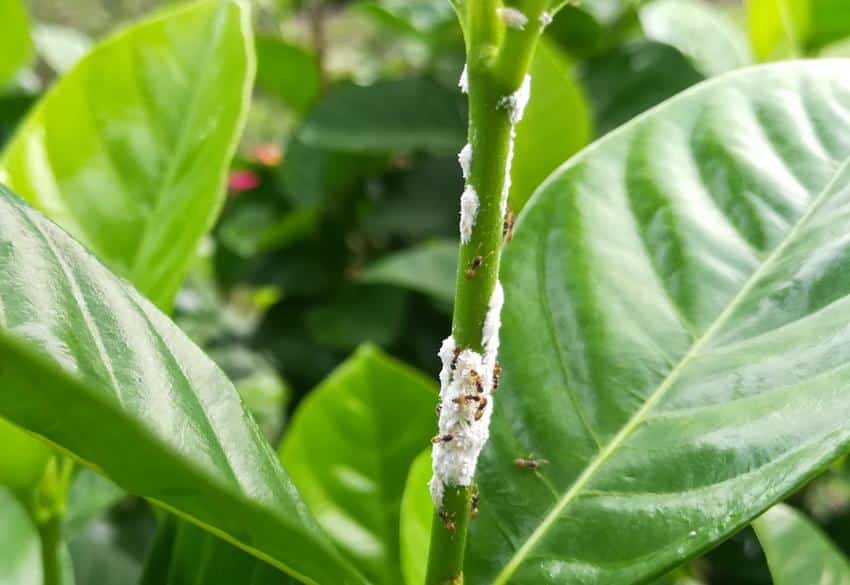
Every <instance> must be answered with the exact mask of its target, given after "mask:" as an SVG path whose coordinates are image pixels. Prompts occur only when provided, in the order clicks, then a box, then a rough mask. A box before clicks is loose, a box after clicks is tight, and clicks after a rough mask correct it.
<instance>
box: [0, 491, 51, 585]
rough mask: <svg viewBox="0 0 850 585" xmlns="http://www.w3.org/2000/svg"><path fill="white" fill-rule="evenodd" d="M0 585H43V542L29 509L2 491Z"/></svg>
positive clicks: (0, 495) (0, 512)
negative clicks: (28, 512)
mask: <svg viewBox="0 0 850 585" xmlns="http://www.w3.org/2000/svg"><path fill="white" fill-rule="evenodd" d="M0 585H42V572H41V543H40V540H39V538H38V531H37V530H36V528H35V526H34V525H33V523H32V522H31V521H30V518H29V516H28V515H27V512H26V510H24V508H23V506H21V504H20V503H18V501H17V500H16V499H15V497H14V496H13V495H12V494H11V493H10V492H8V491H6V490H4V489H2V488H0Z"/></svg>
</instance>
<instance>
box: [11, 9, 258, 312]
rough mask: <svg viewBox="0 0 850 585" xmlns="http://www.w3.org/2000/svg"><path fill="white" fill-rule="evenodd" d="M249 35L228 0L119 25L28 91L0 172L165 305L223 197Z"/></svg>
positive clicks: (244, 17)
mask: <svg viewBox="0 0 850 585" xmlns="http://www.w3.org/2000/svg"><path fill="white" fill-rule="evenodd" d="M250 43H251V31H250V26H249V22H248V13H247V10H246V9H245V8H244V7H243V5H242V4H241V3H240V2H238V0H205V1H202V2H199V3H196V4H191V5H189V6H187V7H183V8H178V9H176V10H172V11H169V12H165V13H163V14H162V15H161V16H158V17H155V18H153V19H151V20H148V21H145V22H143V23H141V24H137V25H135V26H132V27H130V28H128V29H126V30H124V31H123V32H121V33H119V34H117V35H116V36H114V37H112V38H111V39H110V40H107V41H105V42H103V43H101V44H100V45H98V46H97V47H96V48H95V49H94V50H92V51H91V52H90V53H89V54H88V55H87V56H86V57H84V58H83V59H82V60H81V61H80V62H79V63H78V64H77V65H76V66H75V67H74V68H73V69H72V70H71V71H70V72H69V73H68V74H67V76H65V77H64V78H63V79H62V80H60V81H59V82H58V83H57V84H56V85H55V86H54V87H53V89H52V90H51V91H50V92H49V93H48V94H47V95H46V96H45V97H44V98H43V99H42V100H41V102H40V103H39V104H38V106H37V107H36V108H35V109H34V111H33V112H32V113H31V115H30V116H29V118H28V119H27V120H26V122H25V123H24V124H23V125H22V126H21V128H20V129H19V131H18V132H17V135H16V136H15V138H13V140H12V142H11V143H10V144H9V145H8V147H7V149H6V151H5V152H4V155H3V157H2V160H0V180H3V181H4V182H5V183H7V184H8V186H9V187H11V188H12V189H13V190H15V191H16V192H17V193H18V194H20V195H21V196H22V197H24V198H25V199H26V200H28V201H29V202H30V203H31V204H32V205H34V206H35V207H36V208H38V209H40V210H42V211H43V212H44V213H45V214H46V215H48V216H49V217H50V218H51V219H53V220H54V221H56V222H57V223H59V224H60V225H61V226H62V227H64V228H65V229H66V230H68V232H70V233H71V234H72V235H73V236H74V237H75V238H77V239H78V240H79V241H81V242H82V243H83V244H85V245H86V246H87V247H88V248H89V249H91V250H92V251H94V252H95V253H96V254H97V255H98V256H99V257H100V258H102V259H103V260H104V261H105V262H107V263H108V264H109V265H110V267H112V269H113V270H115V271H116V272H118V273H119V274H120V275H121V276H124V277H126V278H127V279H129V280H130V281H132V282H133V283H134V284H135V285H136V287H137V288H138V289H139V290H140V291H141V292H142V293H143V294H145V295H147V296H148V297H149V298H150V299H151V300H153V301H154V302H155V303H156V304H157V305H158V306H160V307H163V308H168V307H170V304H171V302H172V299H173V297H174V294H175V292H176V291H177V289H178V287H179V285H180V283H181V282H182V279H183V276H184V274H185V271H186V268H187V264H188V262H189V259H190V258H191V256H192V254H194V252H195V249H196V247H197V245H198V242H199V241H200V239H201V237H202V236H203V234H204V233H205V232H206V231H207V230H208V229H209V227H210V226H211V224H212V222H213V221H214V219H215V217H216V215H217V214H218V211H219V208H220V207H221V203H222V201H223V197H224V180H225V176H226V173H227V169H228V165H229V162H230V158H231V156H232V154H233V152H234V149H235V147H236V141H237V138H238V135H239V133H240V132H241V128H242V123H243V118H244V114H245V111H246V108H247V104H248V96H249V92H250V88H251V81H252V78H253V69H254V63H253V61H254V59H253V55H252V51H251V44H250ZM116 210H120V213H116Z"/></svg>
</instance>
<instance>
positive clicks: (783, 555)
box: [753, 504, 850, 585]
mask: <svg viewBox="0 0 850 585" xmlns="http://www.w3.org/2000/svg"><path fill="white" fill-rule="evenodd" d="M753 527H754V528H755V529H756V534H758V537H759V542H760V543H761V546H762V548H763V549H764V553H765V555H767V562H768V564H769V565H770V574H771V576H772V577H773V583H774V585H801V584H802V583H812V584H817V585H850V563H848V561H847V557H845V556H844V553H843V552H841V550H839V549H838V547H836V546H835V545H834V544H832V542H830V540H829V538H828V537H827V536H826V535H825V534H824V533H823V532H821V530H820V529H819V528H818V527H817V526H815V525H814V524H813V523H812V522H811V521H809V520H808V519H807V518H806V517H805V516H803V514H801V513H800V512H799V511H797V510H795V509H794V508H791V507H790V506H786V505H784V504H780V505H778V506H774V507H773V508H771V509H770V510H768V511H767V513H765V514H764V515H763V516H762V517H761V518H759V519H758V520H756V521H755V522H754V523H753Z"/></svg>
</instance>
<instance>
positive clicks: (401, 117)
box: [298, 77, 466, 154]
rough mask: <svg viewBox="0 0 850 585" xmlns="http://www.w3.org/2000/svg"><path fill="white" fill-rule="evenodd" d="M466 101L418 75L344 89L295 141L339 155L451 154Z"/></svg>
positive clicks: (461, 134) (462, 138)
mask: <svg viewBox="0 0 850 585" xmlns="http://www.w3.org/2000/svg"><path fill="white" fill-rule="evenodd" d="M464 103H465V101H464V100H463V96H462V94H461V93H460V92H459V91H456V90H454V89H448V88H445V87H443V86H441V85H438V84H437V83H435V82H433V81H430V80H429V79H425V78H419V77H410V78H406V79H398V80H382V81H378V82H376V83H374V84H372V85H369V86H366V87H360V86H356V85H342V86H339V87H336V88H333V89H332V90H331V91H329V92H328V94H327V95H326V96H325V97H324V98H323V99H322V100H321V101H319V103H318V104H316V107H315V108H313V110H312V111H311V112H310V113H309V115H308V116H307V118H306V119H305V120H304V123H303V125H302V126H301V129H300V130H299V133H298V138H299V139H300V140H302V141H304V142H305V143H307V144H309V145H312V146H318V147H321V148H324V149H330V150H339V151H350V152H361V153H375V154H377V153H391V152H396V151H407V150H420V149H421V150H428V151H430V152H436V153H445V152H450V153H454V152H457V151H458V150H460V148H461V147H462V146H463V144H464V143H465V142H466V125H465V119H464V115H463V113H464V107H465V106H464Z"/></svg>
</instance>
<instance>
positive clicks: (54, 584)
mask: <svg viewBox="0 0 850 585" xmlns="http://www.w3.org/2000/svg"><path fill="white" fill-rule="evenodd" d="M38 535H39V537H40V538H41V566H42V572H43V574H44V585H62V517H61V516H52V517H51V518H50V519H49V520H47V521H45V522H43V523H41V524H39V526H38Z"/></svg>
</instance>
